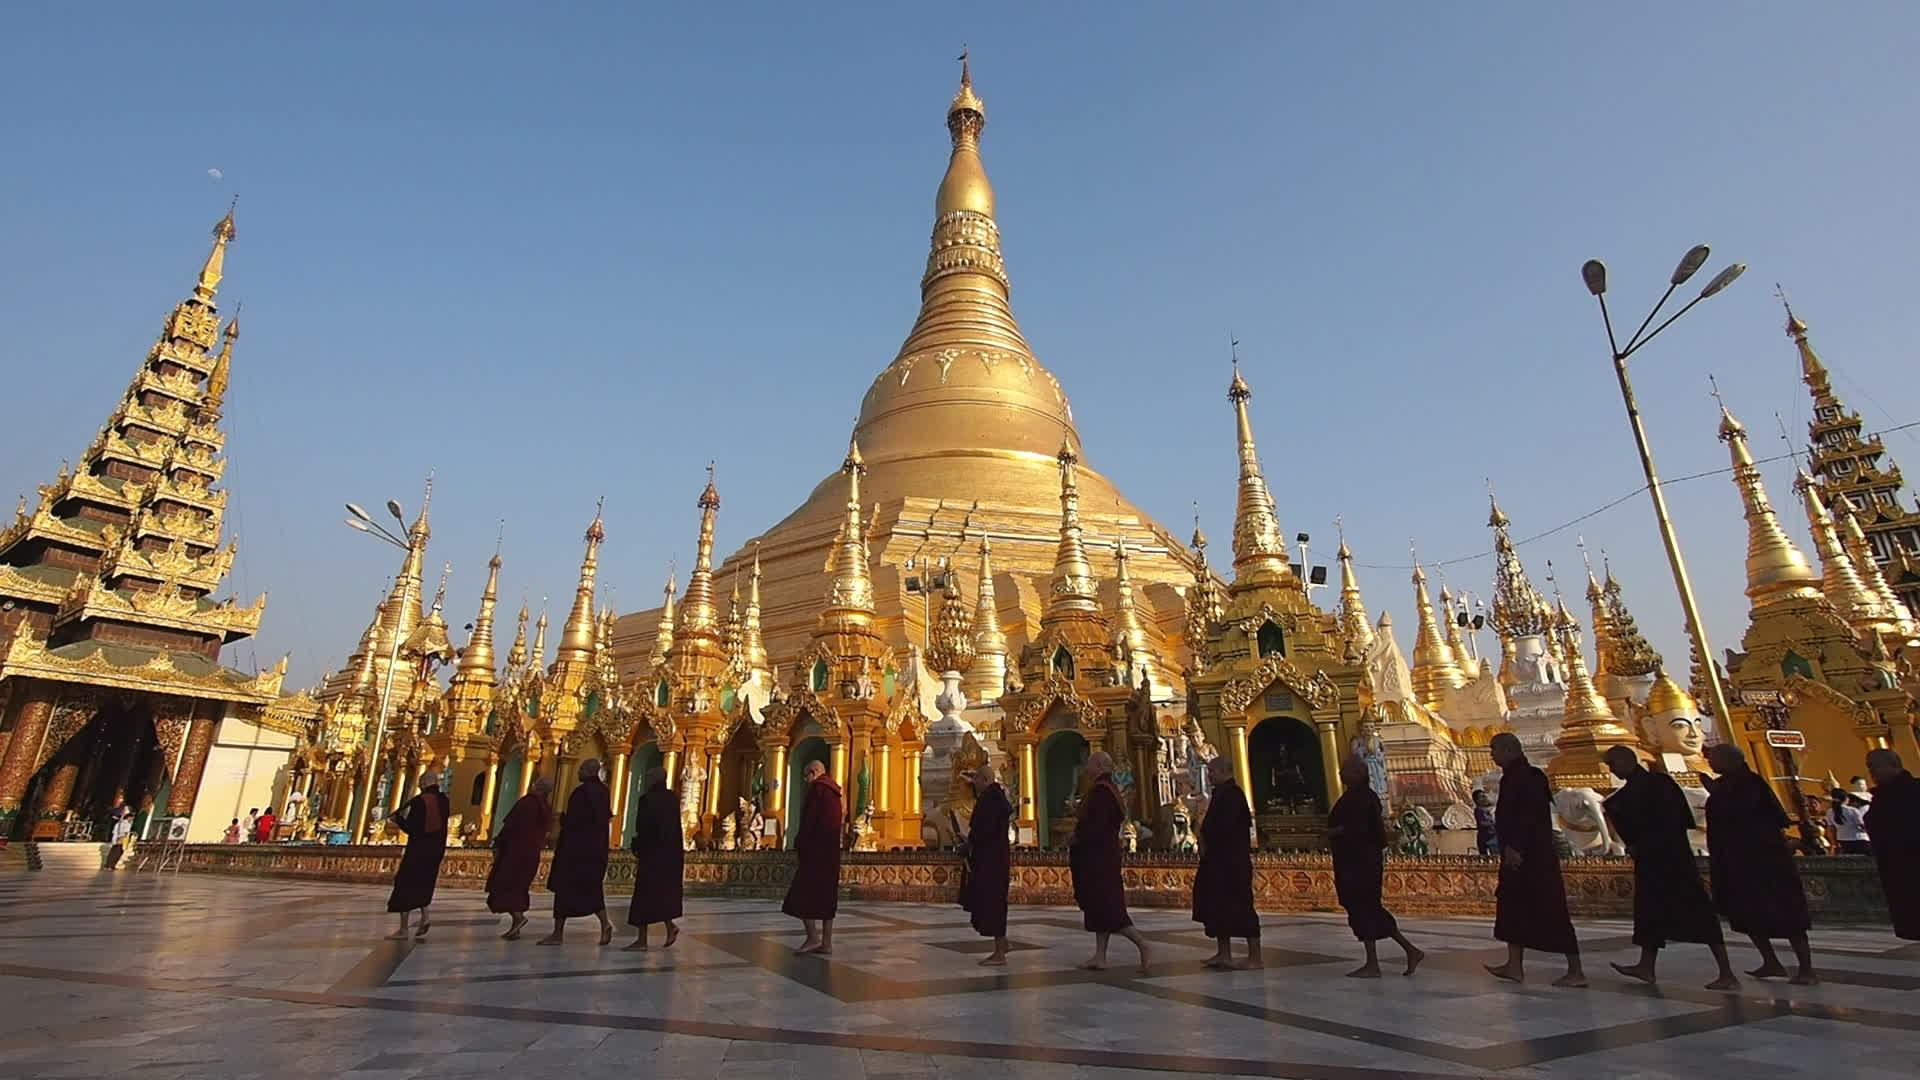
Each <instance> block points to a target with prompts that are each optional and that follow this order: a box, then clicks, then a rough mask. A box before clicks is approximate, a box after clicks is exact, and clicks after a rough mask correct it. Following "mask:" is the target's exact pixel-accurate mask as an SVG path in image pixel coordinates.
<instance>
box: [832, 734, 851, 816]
mask: <svg viewBox="0 0 1920 1080" xmlns="http://www.w3.org/2000/svg"><path fill="white" fill-rule="evenodd" d="M832 750H833V764H832V766H831V768H832V770H833V782H834V783H836V784H838V785H840V790H841V792H842V793H845V792H846V790H847V744H846V741H845V739H835V740H834V741H833V745H832ZM841 809H842V811H843V812H844V816H848V817H851V816H852V814H853V810H852V808H851V807H844V806H843V807H842V808H841Z"/></svg>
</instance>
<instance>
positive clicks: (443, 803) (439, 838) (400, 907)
mask: <svg viewBox="0 0 1920 1080" xmlns="http://www.w3.org/2000/svg"><path fill="white" fill-rule="evenodd" d="M447 810H448V801H447V797H446V796H445V795H442V794H441V793H440V777H439V775H438V774H437V773H432V772H428V773H423V774H421V776H420V794H418V795H415V796H414V797H413V798H411V799H408V800H407V805H405V806H403V807H401V808H400V812H399V813H398V814H395V815H394V817H393V823H394V824H395V825H398V826H400V828H401V829H402V830H404V831H405V832H406V834H407V850H406V851H405V852H403V853H402V854H401V856H400V869H399V870H398V871H396V872H395V873H394V875H393V894H392V895H391V896H389V897H387V910H388V911H391V912H397V913H398V914H399V916H400V929H398V930H396V931H394V932H393V933H391V934H388V935H387V939H388V940H389V941H404V940H406V937H407V913H408V912H410V911H418V912H419V913H420V929H418V930H416V931H414V933H413V936H414V938H415V939H416V940H417V939H420V938H424V937H426V936H427V931H428V930H430V929H432V928H433V920H432V919H431V918H430V917H429V916H428V915H427V905H428V904H431V903H433V887H434V885H435V884H436V883H437V882H438V881H439V880H440V863H441V860H443V859H445V858H446V857H447Z"/></svg>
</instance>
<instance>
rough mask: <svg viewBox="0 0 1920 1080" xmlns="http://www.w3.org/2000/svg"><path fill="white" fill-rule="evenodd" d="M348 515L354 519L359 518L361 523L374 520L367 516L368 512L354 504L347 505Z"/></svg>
mask: <svg viewBox="0 0 1920 1080" xmlns="http://www.w3.org/2000/svg"><path fill="white" fill-rule="evenodd" d="M347 513H349V514H352V515H353V516H354V517H357V518H359V519H360V520H361V521H372V520H373V519H372V518H370V517H368V516H367V512H366V511H365V510H362V509H360V508H359V507H358V506H356V505H354V504H353V503H348V504H347Z"/></svg>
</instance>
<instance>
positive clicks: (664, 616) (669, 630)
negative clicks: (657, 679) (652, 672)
mask: <svg viewBox="0 0 1920 1080" xmlns="http://www.w3.org/2000/svg"><path fill="white" fill-rule="evenodd" d="M673 578H674V574H673V571H672V570H669V571H667V584H666V585H665V586H664V587H663V588H662V589H661V593H662V599H661V601H660V625H659V628H658V629H656V630H655V631H654V635H653V660H654V662H655V663H660V662H662V661H664V660H666V658H667V654H668V653H669V652H672V651H673V593H674V580H673Z"/></svg>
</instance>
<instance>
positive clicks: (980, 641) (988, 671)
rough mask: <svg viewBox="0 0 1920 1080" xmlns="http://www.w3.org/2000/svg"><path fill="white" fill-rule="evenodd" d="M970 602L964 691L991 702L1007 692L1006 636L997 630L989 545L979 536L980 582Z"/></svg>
mask: <svg viewBox="0 0 1920 1080" xmlns="http://www.w3.org/2000/svg"><path fill="white" fill-rule="evenodd" d="M977 588H978V591H977V592H976V593H975V595H974V600H973V648H974V657H973V664H972V666H970V667H969V668H967V681H966V683H965V684H964V688H965V690H966V692H967V693H969V694H972V695H973V696H974V697H975V698H994V697H998V696H1000V694H1002V693H1004V692H1005V691H1006V688H1007V635H1006V632H1005V631H1003V630H1001V629H1000V601H999V598H998V596H997V594H996V592H995V590H994V585H993V541H992V539H991V538H989V537H988V535H987V534H986V532H985V531H984V530H983V531H982V532H981V533H980V579H979V585H978V587H977Z"/></svg>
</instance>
